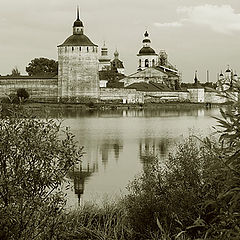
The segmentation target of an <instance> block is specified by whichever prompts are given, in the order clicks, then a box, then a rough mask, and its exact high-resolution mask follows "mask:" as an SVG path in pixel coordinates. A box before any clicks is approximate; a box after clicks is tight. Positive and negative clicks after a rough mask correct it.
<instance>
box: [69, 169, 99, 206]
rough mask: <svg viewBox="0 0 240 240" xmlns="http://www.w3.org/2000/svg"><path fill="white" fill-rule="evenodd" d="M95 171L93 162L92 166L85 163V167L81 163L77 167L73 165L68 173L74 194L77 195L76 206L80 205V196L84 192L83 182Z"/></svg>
mask: <svg viewBox="0 0 240 240" xmlns="http://www.w3.org/2000/svg"><path fill="white" fill-rule="evenodd" d="M95 171H96V167H95V164H93V166H92V167H90V165H89V164H87V167H86V168H83V167H82V164H80V166H79V167H78V166H75V168H74V169H73V170H72V171H70V172H69V173H68V177H69V178H70V180H72V181H73V186H74V194H76V195H77V197H78V206H80V205H81V196H82V195H83V193H84V189H85V183H86V182H87V181H88V179H89V178H90V177H91V175H92V174H93V173H94V172H95Z"/></svg>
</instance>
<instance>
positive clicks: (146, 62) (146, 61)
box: [145, 59, 149, 67]
mask: <svg viewBox="0 0 240 240" xmlns="http://www.w3.org/2000/svg"><path fill="white" fill-rule="evenodd" d="M148 66H149V61H148V59H146V60H145V67H148Z"/></svg>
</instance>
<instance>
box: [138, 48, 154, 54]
mask: <svg viewBox="0 0 240 240" xmlns="http://www.w3.org/2000/svg"><path fill="white" fill-rule="evenodd" d="M139 55H156V53H155V51H154V50H153V49H152V48H151V47H142V48H141V49H140V51H139Z"/></svg>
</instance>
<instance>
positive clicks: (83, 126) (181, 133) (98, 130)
mask: <svg viewBox="0 0 240 240" xmlns="http://www.w3.org/2000/svg"><path fill="white" fill-rule="evenodd" d="M63 116H64V119H65V121H64V125H65V126H70V127H71V129H72V132H73V133H74V134H75V135H76V140H77V141H78V142H79V144H80V145H81V146H84V151H85V154H84V156H83V158H82V166H77V167H78V169H79V170H80V169H81V171H75V173H71V174H70V179H71V180H70V181H71V184H72V187H71V189H70V190H68V192H67V194H68V206H69V207H76V206H77V205H78V200H79V198H80V202H81V203H84V202H86V201H97V202H99V201H102V199H103V198H105V196H106V195H107V196H108V197H110V198H111V197H113V196H118V195H119V194H124V193H126V192H127V190H126V186H127V185H128V183H129V181H131V180H133V179H134V176H136V175H137V174H139V173H140V172H141V170H142V168H143V165H144V164H147V163H146V162H145V158H144V156H146V155H149V154H154V155H157V156H158V157H159V159H160V160H161V161H164V160H165V159H166V156H167V155H168V153H169V152H170V151H173V149H174V148H175V147H176V144H177V143H178V142H180V141H181V140H182V139H183V138H184V137H187V136H188V135H189V131H194V132H195V133H197V134H201V135H202V136H206V135H207V134H209V133H213V131H214V130H213V129H212V126H213V125H214V124H215V123H216V120H215V119H213V118H212V116H220V114H219V109H218V108H213V109H195V110H193V109H191V110H190V109H188V110H186V109H182V110H181V109H176V110H174V109H171V110H170V109H168V110H167V109H160V110H159V109H157V110H115V111H105V112H85V113H83V112H76V111H68V112H66V113H64V115H63Z"/></svg>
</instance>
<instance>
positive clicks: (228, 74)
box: [225, 65, 232, 81]
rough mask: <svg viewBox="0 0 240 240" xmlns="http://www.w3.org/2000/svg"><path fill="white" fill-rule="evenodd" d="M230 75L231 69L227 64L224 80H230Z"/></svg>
mask: <svg viewBox="0 0 240 240" xmlns="http://www.w3.org/2000/svg"><path fill="white" fill-rule="evenodd" d="M231 77H232V71H231V69H230V67H229V65H228V68H227V70H226V71H225V78H226V80H228V81H230V80H231Z"/></svg>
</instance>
